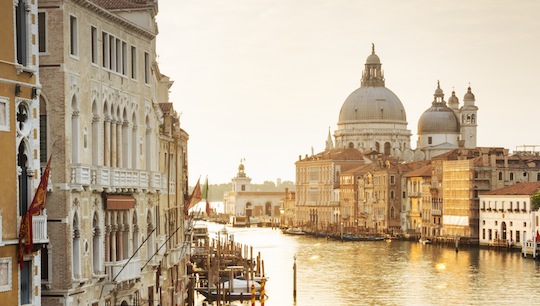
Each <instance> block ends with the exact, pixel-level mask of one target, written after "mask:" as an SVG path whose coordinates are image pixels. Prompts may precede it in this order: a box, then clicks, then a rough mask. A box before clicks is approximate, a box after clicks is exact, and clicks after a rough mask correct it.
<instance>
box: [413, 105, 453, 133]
mask: <svg viewBox="0 0 540 306" xmlns="http://www.w3.org/2000/svg"><path fill="white" fill-rule="evenodd" d="M418 133H419V134H435V133H436V134H447V133H459V121H458V118H457V117H456V114H454V112H453V111H452V110H451V109H450V108H449V107H448V106H446V105H433V106H431V107H430V108H429V109H428V110H426V111H425V112H424V113H423V114H422V116H420V119H419V120H418Z"/></svg>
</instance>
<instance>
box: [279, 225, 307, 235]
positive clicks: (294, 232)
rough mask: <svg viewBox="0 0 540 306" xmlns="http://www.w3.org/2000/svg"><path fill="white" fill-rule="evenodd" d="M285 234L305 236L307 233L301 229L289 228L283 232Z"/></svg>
mask: <svg viewBox="0 0 540 306" xmlns="http://www.w3.org/2000/svg"><path fill="white" fill-rule="evenodd" d="M283 233H284V234H289V235H305V234H306V232H304V231H303V230H302V228H300V227H289V228H288V229H286V230H284V231H283Z"/></svg>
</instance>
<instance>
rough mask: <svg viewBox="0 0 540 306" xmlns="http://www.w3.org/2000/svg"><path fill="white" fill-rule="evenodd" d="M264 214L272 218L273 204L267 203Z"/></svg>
mask: <svg viewBox="0 0 540 306" xmlns="http://www.w3.org/2000/svg"><path fill="white" fill-rule="evenodd" d="M264 214H265V215H267V216H272V203H270V202H266V204H265V207H264Z"/></svg>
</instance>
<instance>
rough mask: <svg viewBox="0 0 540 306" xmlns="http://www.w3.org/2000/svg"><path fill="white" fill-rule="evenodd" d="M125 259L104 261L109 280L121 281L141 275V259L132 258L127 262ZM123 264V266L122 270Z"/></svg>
mask: <svg viewBox="0 0 540 306" xmlns="http://www.w3.org/2000/svg"><path fill="white" fill-rule="evenodd" d="M127 261H128V260H127V259H124V260H120V261H114V262H106V263H105V268H106V269H107V275H108V277H109V281H111V282H112V281H113V280H114V281H115V282H123V281H128V280H132V279H137V278H140V277H141V260H140V259H132V260H131V261H130V262H129V263H127ZM126 263H127V265H126ZM124 265H125V268H124V269H123V270H122V268H123V267H124Z"/></svg>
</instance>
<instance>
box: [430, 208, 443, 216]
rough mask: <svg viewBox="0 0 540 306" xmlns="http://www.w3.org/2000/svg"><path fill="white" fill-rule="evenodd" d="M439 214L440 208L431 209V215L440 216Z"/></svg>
mask: <svg viewBox="0 0 540 306" xmlns="http://www.w3.org/2000/svg"><path fill="white" fill-rule="evenodd" d="M441 214H442V211H441V210H440V209H431V215H432V216H440V215H441Z"/></svg>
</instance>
